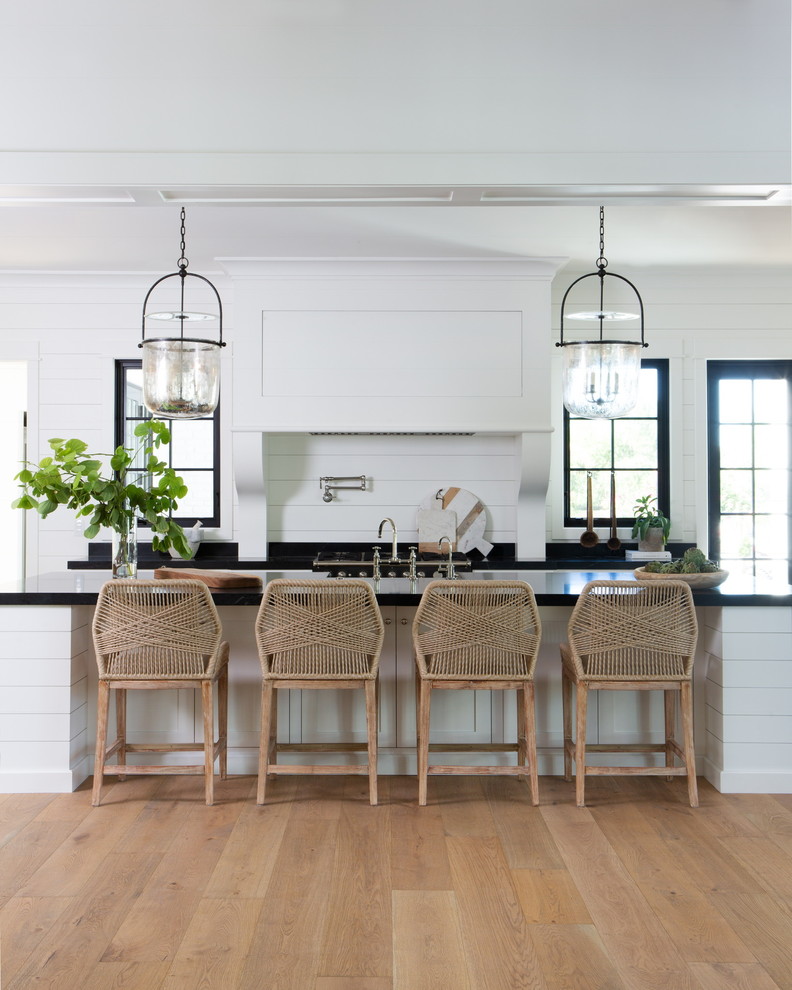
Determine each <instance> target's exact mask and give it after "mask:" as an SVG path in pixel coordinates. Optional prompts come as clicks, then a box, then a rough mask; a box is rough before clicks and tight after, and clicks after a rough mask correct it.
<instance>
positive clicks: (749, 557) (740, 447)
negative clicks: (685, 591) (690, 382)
mask: <svg viewBox="0 0 792 990" xmlns="http://www.w3.org/2000/svg"><path fill="white" fill-rule="evenodd" d="M707 444H708V457H709V464H708V467H709V549H710V557H712V558H714V559H715V560H719V561H720V563H721V566H722V567H724V568H725V569H726V570H728V571H730V572H732V573H734V574H742V575H747V576H757V577H763V578H768V579H769V580H775V581H783V582H784V583H786V582H789V581H792V570H791V569H790V561H791V559H792V481H791V480H790V468H792V361H709V362H707Z"/></svg>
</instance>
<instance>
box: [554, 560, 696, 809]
mask: <svg viewBox="0 0 792 990" xmlns="http://www.w3.org/2000/svg"><path fill="white" fill-rule="evenodd" d="M697 635H698V626H697V623H696V611H695V608H694V606H693V596H692V594H691V591H690V587H689V586H688V585H687V584H685V583H684V582H682V581H673V580H670V579H669V580H667V581H652V582H648V581H647V582H643V583H642V582H635V581H590V582H589V583H588V584H587V585H586V586H585V588H584V589H583V591H582V592H581V593H580V597H579V598H578V600H577V603H576V604H575V607H574V609H573V610H572V616H571V618H570V620H569V642H568V643H564V644H562V646H561V660H562V678H563V707H564V777H565V778H566V780H571V779H572V762H573V761H574V763H575V792H576V799H577V803H578V806H579V807H581V808H582V807H583V806H584V804H585V786H586V775H589V776H591V775H595V774H596V775H600V774H628V775H634V774H637V775H645V774H649V775H652V776H661V777H668V778H670V777H675V776H676V777H679V776H686V777H687V782H688V797H689V799H690V804H691V807H694V808H695V807H698V789H697V786H696V757H695V752H694V749H693V692H692V677H693V658H694V654H695V651H696V639H697ZM572 685H574V686H575V688H576V726H575V738H574V739H573V738H572ZM589 691H663V692H665V699H664V700H665V705H664V708H665V742H663V743H657V744H655V743H645V744H638V743H636V744H630V743H621V744H618V745H617V744H612V745H609V744H598V745H589V746H587V745H586V712H587V707H588V694H589ZM677 698H679V705H680V710H681V723H682V740H683V741H682V746H680V745H679V743H677V741H676V739H675V738H674V733H675V723H676V699H677ZM591 752H595V753H663V754H665V766H644V767H632V766H626V767H625V766H615V767H611V766H590V765H588V764H587V763H586V756H587V753H591ZM675 757H676V758H678V759H679V760H680V761H681V763H682V765H681V766H677V765H676V764H675Z"/></svg>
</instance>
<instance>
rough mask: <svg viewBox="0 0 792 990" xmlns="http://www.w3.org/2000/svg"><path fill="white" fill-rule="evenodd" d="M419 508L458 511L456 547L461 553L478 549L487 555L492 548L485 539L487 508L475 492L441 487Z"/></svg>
mask: <svg viewBox="0 0 792 990" xmlns="http://www.w3.org/2000/svg"><path fill="white" fill-rule="evenodd" d="M438 495H439V496H440V497H439V498H438ZM419 508H421V509H437V508H441V509H445V510H448V511H452V512H455V513H456V518H457V525H456V549H457V550H459V551H460V552H461V553H467V551H468V550H471V549H476V550H479V551H480V552H481V553H482V555H483V556H485V557H486V556H487V554H488V553H489V552H490V550H492V544H491V543H490V542H489V541H488V540H485V539H484V529H485V528H486V525H487V510H486V509H485V508H484V503H483V502H482V501H481V499H480V498H479V497H478V496H477V495H474V494H473V492H469V491H468V490H467V489H466V488H457V487H456V486H449V487H447V488H441V489H439V490H438V491H437V492H435V493H434V494H433V495H427V496H426V498H424V499H423V500H422V501H421V504H420V506H419ZM448 535H449V536H452V535H453V534H451V533H449V534H448Z"/></svg>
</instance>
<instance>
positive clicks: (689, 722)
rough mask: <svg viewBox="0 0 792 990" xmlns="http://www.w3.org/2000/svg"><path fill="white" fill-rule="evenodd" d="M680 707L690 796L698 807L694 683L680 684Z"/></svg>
mask: <svg viewBox="0 0 792 990" xmlns="http://www.w3.org/2000/svg"><path fill="white" fill-rule="evenodd" d="M680 687H681V692H680V708H681V709H682V736H683V746H682V748H683V749H684V752H685V765H686V766H687V772H688V773H687V780H688V798H689V800H690V807H691V808H698V804H699V799H698V782H697V781H696V753H695V749H694V746H693V685H692V684H691V683H690V681H683V682H682V684H681V685H680Z"/></svg>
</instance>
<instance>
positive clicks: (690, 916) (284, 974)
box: [0, 776, 792, 990]
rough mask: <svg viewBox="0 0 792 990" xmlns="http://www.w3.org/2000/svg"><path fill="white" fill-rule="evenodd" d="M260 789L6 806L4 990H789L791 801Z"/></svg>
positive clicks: (683, 795) (660, 788)
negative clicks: (537, 800) (372, 802)
mask: <svg viewBox="0 0 792 990" xmlns="http://www.w3.org/2000/svg"><path fill="white" fill-rule="evenodd" d="M255 785H256V781H255V779H254V778H252V777H236V778H230V779H229V780H228V781H225V782H222V781H218V782H217V787H216V798H217V801H218V803H217V804H216V805H215V806H214V807H211V808H207V807H206V806H205V805H204V803H203V785H202V781H201V779H200V778H198V777H194V778H185V777H156V778H154V777H140V778H130V779H128V780H126V781H123V782H119V783H117V784H112V783H111V784H110V785H109V786H108V788H107V790H106V793H105V797H104V799H103V804H102V806H101V807H99V808H92V807H91V805H90V781H89V782H87V783H86V784H85V785H84V786H83V788H82V789H81V790H79V791H78V792H76V793H74V794H61V795H54V796H53V795H2V796H0V926H1V928H0V938H1V939H2V943H1V944H2V957H1V961H0V974H1V976H2V981H1V983H0V986H2V990H27V988H33V987H35V988H38V987H58V988H59V990H75V988H79V990H117V988H118V990H120V988H124V990H158V988H162V990H176V988H189V990H212V988H222V990H231V988H245V990H248V988H249V990H254V988H255V990H270V988H272V990H281V988H294V990H391V988H393V990H424V988H426V990H445V988H447V990H511V988H528V987H530V988H534V987H536V988H548V990H562V988H563V990H584V988H585V990H591V988H600V990H606V988H607V990H644V988H645V990H650V988H651V990H778V988H781V990H785V988H792V856H791V855H790V854H792V796H777V797H772V796H766V795H758V796H757V795H721V794H718V793H717V792H716V791H715V790H714V789H713V788H712V787H710V786H709V785H708V784H707V783H706V782H704V781H702V782H701V807H700V808H698V809H696V810H693V809H691V808H690V807H688V805H687V791H686V787H685V782H684V781H683V780H675V781H673V782H671V783H667V782H665V781H663V780H656V779H654V778H638V779H631V778H593V779H591V780H590V781H589V782H587V785H586V795H587V800H588V801H589V806H588V807H586V808H584V809H579V808H576V807H575V804H574V785H573V784H568V783H565V782H564V781H563V780H559V779H557V778H550V777H541V778H540V797H541V804H540V806H539V807H538V808H533V807H531V804H530V797H529V791H528V787H527V786H526V785H525V784H524V783H523V784H521V783H519V782H518V781H516V780H514V779H510V778H506V777H500V778H499V777H483V776H477V777H445V778H444V777H434V778H430V781H429V804H428V806H427V807H425V808H419V807H418V806H417V803H416V796H417V787H416V782H415V779H414V778H407V777H380V804H379V806H378V807H375V808H372V807H370V806H369V804H368V797H367V784H366V781H365V779H363V778H353V777H348V778H344V777H292V778H288V777H281V778H278V779H275V780H274V781H273V782H272V785H271V790H268V795H269V799H268V803H267V805H266V806H264V807H257V806H256V804H255V803H254V801H255Z"/></svg>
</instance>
